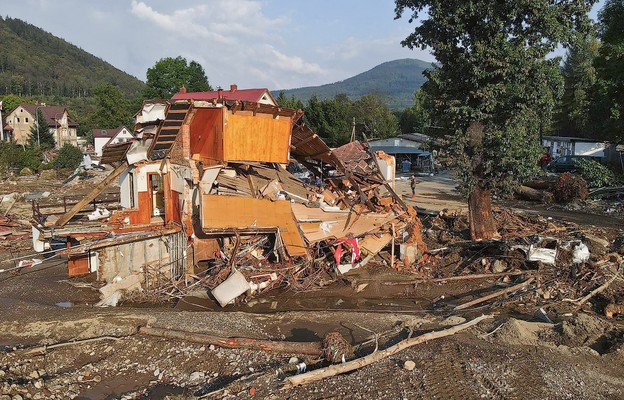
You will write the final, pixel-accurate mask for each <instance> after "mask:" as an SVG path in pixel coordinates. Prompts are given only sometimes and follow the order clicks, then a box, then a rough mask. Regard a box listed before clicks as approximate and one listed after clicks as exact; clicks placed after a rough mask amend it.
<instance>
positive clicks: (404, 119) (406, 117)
mask: <svg viewBox="0 0 624 400" xmlns="http://www.w3.org/2000/svg"><path fill="white" fill-rule="evenodd" d="M425 98H426V93H425V92H424V91H423V90H417V91H415V92H414V104H413V105H412V106H411V107H409V108H406V109H405V110H403V112H401V113H399V114H398V119H399V129H400V131H401V133H425V128H427V127H429V125H431V118H430V116H429V110H428V109H427V108H426V105H425Z"/></svg>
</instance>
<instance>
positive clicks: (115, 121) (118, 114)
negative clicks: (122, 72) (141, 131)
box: [82, 84, 133, 143]
mask: <svg viewBox="0 0 624 400" xmlns="http://www.w3.org/2000/svg"><path fill="white" fill-rule="evenodd" d="M94 94H95V99H94V107H93V108H92V110H91V111H90V112H89V113H88V114H87V115H86V118H85V119H84V120H83V121H82V123H83V124H84V125H85V127H87V128H88V129H86V132H84V131H83V132H84V133H83V136H87V140H88V141H89V139H90V142H91V143H92V141H93V137H92V132H91V131H92V129H113V128H117V127H119V126H122V125H125V126H132V115H133V110H132V108H131V107H132V103H131V102H130V101H129V100H127V99H126V98H125V97H124V94H123V92H122V91H121V90H120V89H119V88H117V87H115V86H113V85H111V84H103V85H99V86H97V87H96V88H95V89H94Z"/></svg>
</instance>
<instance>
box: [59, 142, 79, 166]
mask: <svg viewBox="0 0 624 400" xmlns="http://www.w3.org/2000/svg"><path fill="white" fill-rule="evenodd" d="M82 158H83V157H82V152H81V151H80V149H79V148H78V147H75V146H72V145H71V144H69V143H65V144H64V145H63V147H61V149H60V150H59V152H58V154H57V155H56V158H55V159H54V168H56V169H63V168H71V169H74V168H77V167H78V166H79V165H80V163H81V162H82Z"/></svg>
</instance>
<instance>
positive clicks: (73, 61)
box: [0, 17, 144, 97]
mask: <svg viewBox="0 0 624 400" xmlns="http://www.w3.org/2000/svg"><path fill="white" fill-rule="evenodd" d="M101 83H111V84H113V85H115V86H117V87H119V88H120V89H121V90H122V91H124V92H125V93H126V94H127V95H128V96H134V95H135V94H138V93H139V92H140V91H141V90H142V89H143V86H144V83H143V82H141V81H140V80H138V79H137V78H135V77H133V76H131V75H129V74H127V73H125V72H123V71H121V70H119V69H117V68H115V67H113V66H112V65H111V64H109V63H107V62H106V61H104V60H102V59H100V58H98V57H95V56H94V55H92V54H89V53H87V52H86V51H84V50H82V49H80V48H79V47H77V46H74V45H73V44H71V43H68V42H66V41H65V40H63V39H60V38H58V37H56V36H54V35H52V34H50V33H48V32H46V31H44V30H43V29H41V28H38V27H36V26H34V25H31V24H29V23H27V22H24V21H22V20H19V19H14V18H9V17H6V18H4V19H3V18H2V17H0V95H5V94H9V93H12V94H17V95H22V96H43V95H46V96H51V95H52V96H63V97H83V96H89V95H90V94H91V93H90V92H91V90H92V89H93V88H94V87H95V86H97V85H98V84H101Z"/></svg>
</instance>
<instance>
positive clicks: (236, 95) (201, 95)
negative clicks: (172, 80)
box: [171, 88, 277, 103]
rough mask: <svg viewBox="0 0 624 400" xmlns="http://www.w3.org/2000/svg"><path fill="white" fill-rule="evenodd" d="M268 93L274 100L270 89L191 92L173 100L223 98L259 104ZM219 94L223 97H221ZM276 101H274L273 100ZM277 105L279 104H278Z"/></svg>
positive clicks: (179, 94) (181, 94)
mask: <svg viewBox="0 0 624 400" xmlns="http://www.w3.org/2000/svg"><path fill="white" fill-rule="evenodd" d="M265 93H268V94H269V97H270V98H271V99H273V96H272V95H271V92H269V89H266V88H265V89H236V90H234V91H232V90H220V91H216V90H213V91H212V92H189V93H176V94H174V95H173V97H172V98H171V100H214V99H218V98H219V97H222V98H224V99H226V100H238V101H249V102H254V103H258V102H260V100H261V99H262V96H263V95H264V94H265ZM219 94H220V95H221V96H219ZM273 100H274V99H273ZM276 103H277V102H276Z"/></svg>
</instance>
